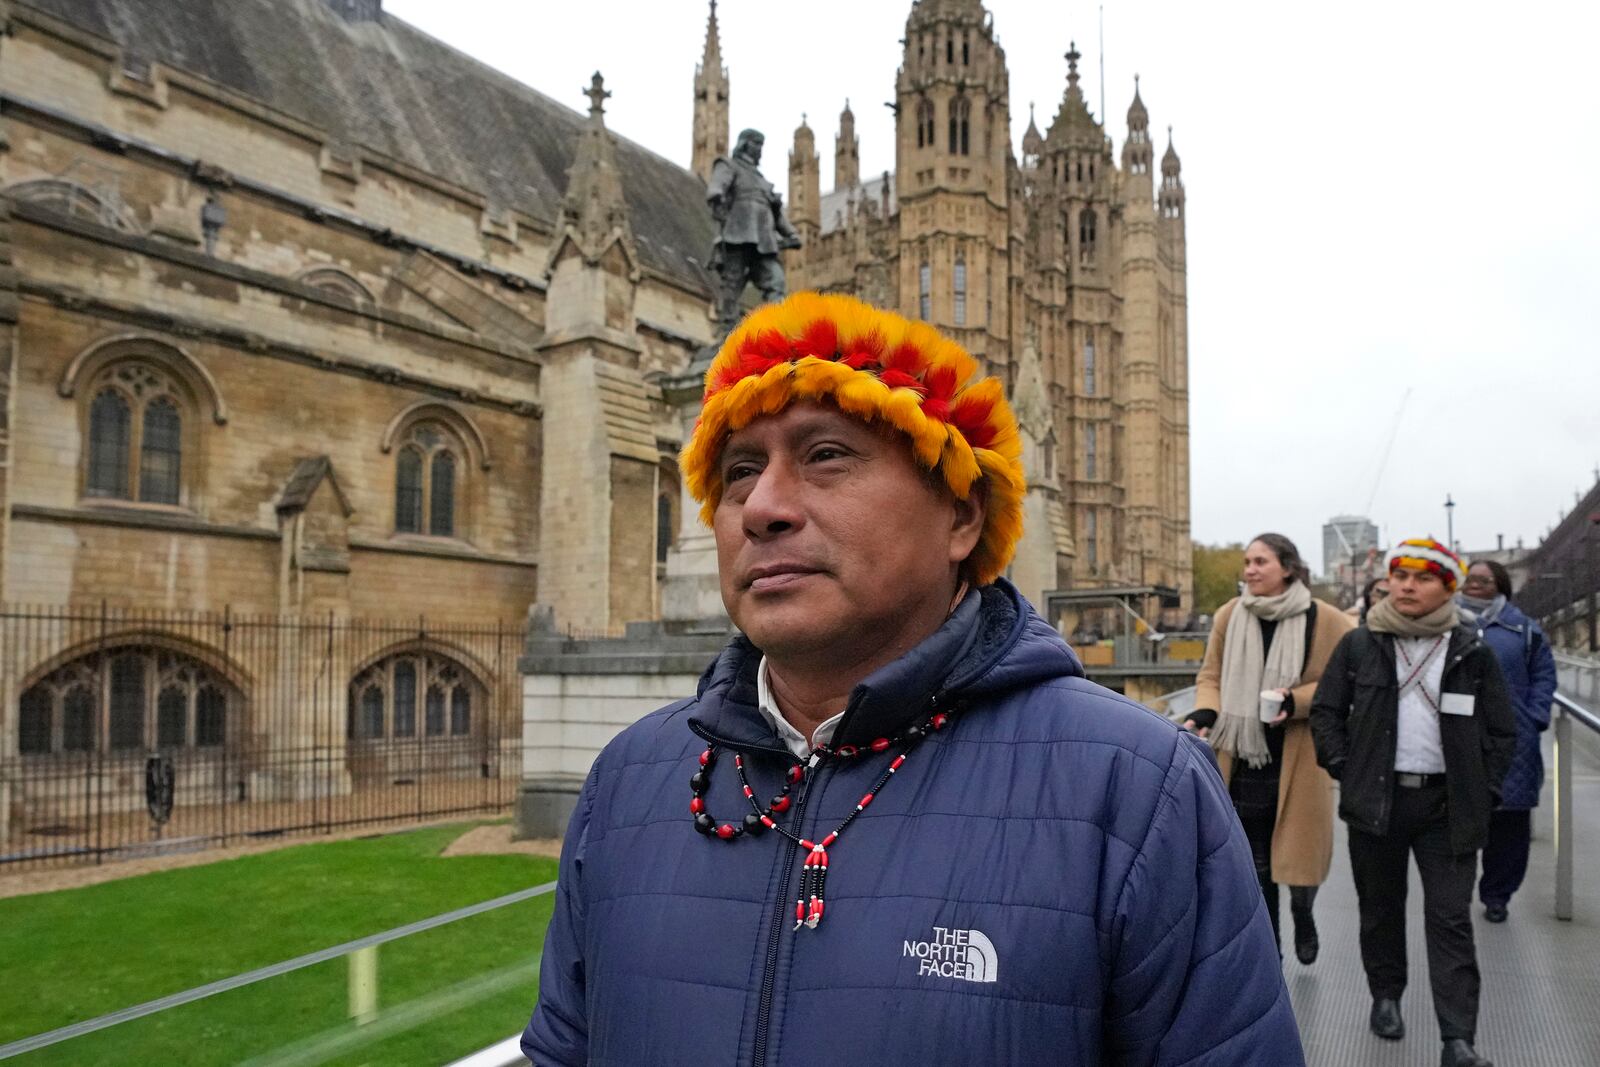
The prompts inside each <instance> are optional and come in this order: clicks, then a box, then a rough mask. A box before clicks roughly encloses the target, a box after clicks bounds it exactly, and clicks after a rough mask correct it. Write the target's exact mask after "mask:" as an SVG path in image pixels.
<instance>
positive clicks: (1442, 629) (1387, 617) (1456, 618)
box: [1367, 596, 1461, 637]
mask: <svg viewBox="0 0 1600 1067" xmlns="http://www.w3.org/2000/svg"><path fill="white" fill-rule="evenodd" d="M1460 622H1461V613H1460V612H1459V611H1458V610H1456V602H1455V601H1454V600H1447V601H1445V602H1444V603H1443V604H1441V605H1440V606H1439V607H1437V608H1434V609H1433V610H1432V611H1430V612H1428V614H1426V615H1423V616H1420V617H1418V618H1412V617H1411V616H1410V615H1402V614H1401V613H1400V609H1399V608H1397V607H1395V606H1394V597H1392V596H1387V597H1384V598H1383V599H1382V600H1380V601H1378V602H1377V603H1376V604H1374V605H1372V610H1371V611H1369V612H1367V629H1369V630H1371V631H1372V632H1373V633H1376V634H1394V635H1395V636H1396V637H1438V636H1439V635H1440V634H1445V633H1449V632H1450V631H1451V630H1454V629H1455V628H1456V626H1457V625H1459V624H1460Z"/></svg>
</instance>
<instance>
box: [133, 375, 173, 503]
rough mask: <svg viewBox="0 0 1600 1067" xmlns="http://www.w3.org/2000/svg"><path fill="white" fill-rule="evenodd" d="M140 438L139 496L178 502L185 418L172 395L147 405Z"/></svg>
mask: <svg viewBox="0 0 1600 1067" xmlns="http://www.w3.org/2000/svg"><path fill="white" fill-rule="evenodd" d="M140 442H141V443H140V448H139V499H140V500H145V501H149V502H150V503H152V504H176V503H177V502H178V487H179V475H180V474H181V473H182V465H183V418H182V416H181V415H179V414H178V405H176V404H174V403H173V402H172V398H171V397H169V396H158V397H156V398H155V399H154V400H152V401H150V403H149V404H147V405H146V406H145V409H144V433H143V435H142V436H141V438H140Z"/></svg>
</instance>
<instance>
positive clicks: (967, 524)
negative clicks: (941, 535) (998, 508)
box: [950, 478, 989, 563]
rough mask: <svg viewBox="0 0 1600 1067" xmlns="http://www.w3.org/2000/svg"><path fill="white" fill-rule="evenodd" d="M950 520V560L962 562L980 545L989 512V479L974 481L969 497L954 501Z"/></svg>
mask: <svg viewBox="0 0 1600 1067" xmlns="http://www.w3.org/2000/svg"><path fill="white" fill-rule="evenodd" d="M954 504H955V507H954V509H953V511H952V513H951V521H950V562H951V563H962V562H965V560H966V558H967V557H968V556H970V555H972V553H973V551H974V550H975V549H977V547H978V538H979V537H981V536H982V535H983V520H984V519H985V517H987V516H988V514H989V480H988V479H987V478H979V479H978V480H977V481H975V482H973V483H972V489H971V490H970V491H969V492H968V493H967V499H965V500H956V501H954Z"/></svg>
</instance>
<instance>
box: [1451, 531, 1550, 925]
mask: <svg viewBox="0 0 1600 1067" xmlns="http://www.w3.org/2000/svg"><path fill="white" fill-rule="evenodd" d="M1510 597H1511V574H1510V572H1508V571H1507V570H1506V569H1505V567H1504V566H1502V565H1501V564H1499V563H1496V562H1495V561H1493V560H1482V561H1479V562H1477V563H1474V564H1472V566H1470V567H1468V568H1467V578H1466V581H1464V582H1463V583H1462V584H1461V595H1460V597H1458V598H1457V599H1458V600H1459V601H1460V603H1461V606H1462V607H1463V608H1464V609H1466V610H1467V611H1468V612H1470V613H1471V615H1472V622H1473V624H1474V625H1476V626H1477V628H1478V633H1479V634H1480V635H1481V636H1482V638H1483V641H1484V643H1485V644H1487V645H1488V646H1489V647H1490V648H1492V649H1493V650H1494V655H1495V658H1496V659H1497V660H1499V661H1500V670H1501V672H1502V673H1503V674H1504V675H1505V676H1506V688H1508V689H1509V690H1511V702H1512V706H1513V707H1515V708H1516V711H1517V749H1516V752H1515V754H1514V755H1513V756H1512V757H1511V767H1510V769H1509V770H1507V771H1506V778H1505V782H1504V783H1503V784H1502V785H1501V787H1500V805H1499V806H1498V807H1496V808H1495V809H1494V811H1493V812H1492V813H1491V814H1490V816H1489V840H1488V841H1487V842H1486V843H1485V844H1484V846H1483V877H1482V878H1480V879H1479V880H1478V899H1479V900H1481V901H1483V917H1484V918H1486V919H1488V920H1489V921H1490V922H1492V923H1503V922H1505V921H1506V916H1507V914H1508V912H1507V910H1506V905H1508V904H1509V903H1511V895H1512V894H1513V893H1515V892H1516V891H1517V889H1518V888H1520V887H1521V885H1522V879H1523V876H1524V875H1526V874H1527V873H1528V843H1529V839H1530V838H1531V837H1532V823H1533V809H1534V808H1536V807H1538V806H1539V791H1540V789H1541V788H1542V787H1543V785H1544V753H1543V752H1542V751H1541V750H1540V748H1539V735H1540V734H1541V733H1543V732H1544V731H1545V730H1546V729H1547V728H1548V727H1549V726H1550V705H1551V702H1552V701H1553V700H1554V699H1555V695H1556V660H1555V656H1554V655H1553V654H1552V653H1551V652H1550V642H1548V641H1546V640H1545V636H1544V631H1543V630H1541V629H1539V624H1538V623H1536V622H1534V621H1533V620H1532V619H1530V618H1528V616H1526V615H1524V614H1523V613H1522V612H1521V611H1520V610H1518V608H1517V606H1516V605H1515V604H1513V603H1511V600H1510Z"/></svg>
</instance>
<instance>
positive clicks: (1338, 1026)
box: [1283, 729, 1600, 1067]
mask: <svg viewBox="0 0 1600 1067" xmlns="http://www.w3.org/2000/svg"><path fill="white" fill-rule="evenodd" d="M1585 732H1586V731H1584V730H1582V729H1578V730H1575V731H1574V733H1576V734H1583V733H1585ZM1586 740H1587V739H1586ZM1575 747H1578V748H1579V753H1578V758H1577V760H1576V761H1575V763H1574V766H1573V771H1574V775H1573V780H1574V792H1575V794H1576V803H1575V805H1574V815H1575V819H1576V824H1577V833H1576V834H1575V835H1574V836H1575V838H1576V841H1575V842H1574V844H1575V846H1576V861H1577V865H1576V870H1575V872H1574V873H1575V877H1574V879H1573V892H1574V904H1575V907H1574V912H1575V914H1574V917H1573V919H1572V920H1571V921H1570V922H1563V921H1561V920H1558V919H1556V918H1555V917H1554V910H1555V859H1554V851H1553V848H1552V838H1553V823H1554V817H1553V808H1554V802H1553V796H1552V790H1551V785H1550V781H1549V779H1550V777H1551V774H1550V773H1547V774H1546V783H1545V792H1544V797H1543V800H1542V802H1541V804H1540V807H1539V809H1538V810H1537V811H1536V812H1534V816H1533V833H1534V839H1533V855H1532V857H1531V859H1530V860H1529V864H1528V879H1527V881H1526V882H1525V883H1524V884H1523V887H1522V889H1521V891H1520V892H1518V894H1517V896H1516V897H1515V899H1513V900H1512V902H1511V918H1510V919H1509V920H1508V921H1507V922H1505V923H1503V924H1500V925H1495V924H1493V923H1489V922H1486V921H1484V918H1483V908H1482V906H1481V905H1479V904H1478V903H1477V901H1476V900H1474V901H1473V907H1472V914H1473V924H1474V927H1475V932H1476V936H1477V944H1478V966H1479V968H1480V969H1481V971H1482V972H1483V994H1482V998H1481V1002H1480V1008H1479V1013H1478V1051H1479V1052H1481V1053H1482V1054H1483V1055H1485V1056H1487V1057H1489V1058H1490V1059H1491V1060H1493V1061H1494V1063H1495V1067H1596V1065H1597V1064H1600V752H1597V751H1596V747H1595V746H1594V745H1592V744H1583V745H1579V746H1575ZM1545 766H1546V768H1547V771H1552V772H1553V767H1554V764H1553V763H1552V762H1551V755H1550V746H1549V735H1548V734H1547V735H1546V744H1545ZM1407 910H1408V913H1409V917H1408V921H1407V930H1406V932H1407V937H1408V944H1407V959H1408V961H1409V963H1410V980H1409V982H1408V984H1407V987H1406V992H1405V996H1404V998H1403V999H1402V1000H1401V1002H1400V1008H1401V1012H1402V1013H1403V1014H1404V1016H1405V1020H1406V1037H1405V1039H1404V1040H1402V1041H1397V1042H1390V1041H1383V1040H1381V1039H1379V1038H1377V1037H1374V1036H1373V1035H1372V1033H1371V1032H1370V1031H1369V1030H1368V1029H1367V1012H1368V1010H1369V1009H1370V1008H1371V1006H1372V1000H1371V997H1370V995H1369V994H1368V992H1367V982H1366V976H1365V974H1363V972H1362V970H1361V953H1360V948H1359V944H1358V942H1357V932H1358V929H1359V924H1358V919H1357V913H1356V894H1355V888H1354V885H1353V884H1352V882H1351V880H1350V854H1349V850H1348V847H1347V845H1346V840H1345V830H1344V824H1343V823H1338V824H1337V831H1336V837H1335V841H1334V860H1333V871H1332V873H1331V874H1330V875H1329V876H1328V882H1327V884H1326V885H1325V886H1323V889H1322V892H1321V893H1320V894H1319V895H1318V897H1317V928H1318V932H1319V933H1320V935H1321V939H1322V955H1321V958H1320V959H1318V960H1317V962H1316V963H1315V964H1314V965H1312V966H1310V967H1302V966H1301V965H1300V963H1299V962H1298V961H1297V960H1295V959H1294V957H1293V951H1292V949H1290V943H1291V934H1290V930H1291V928H1292V927H1291V924H1290V920H1289V914H1288V906H1287V904H1285V906H1284V914H1283V919H1284V940H1285V949H1286V950H1287V951H1288V955H1287V958H1286V960H1285V962H1284V977H1285V979H1286V980H1287V981H1288V985H1289V994H1290V996H1291V997H1292V998H1293V1000H1294V1009H1295V1017H1296V1018H1297V1019H1298V1020H1299V1021H1300V1033H1301V1036H1302V1038H1303V1039H1304V1042H1305V1049H1306V1062H1307V1064H1308V1065H1309V1067H1437V1064H1438V1062H1439V1025H1438V1022H1437V1021H1436V1020H1435V1019H1434V1015H1433V1001H1432V996H1431V994H1430V993H1429V987H1428V968H1427V954H1426V950H1425V948H1424V946H1423V939H1422V886H1421V883H1420V882H1419V880H1418V879H1417V873H1416V867H1415V864H1413V866H1412V870H1411V889H1410V892H1409V894H1408V895H1407Z"/></svg>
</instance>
